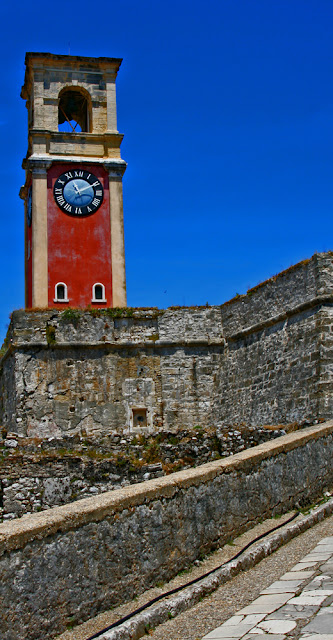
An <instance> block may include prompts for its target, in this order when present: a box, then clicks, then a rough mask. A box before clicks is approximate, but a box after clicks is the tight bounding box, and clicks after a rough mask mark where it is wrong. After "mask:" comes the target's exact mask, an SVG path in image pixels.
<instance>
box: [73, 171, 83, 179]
mask: <svg viewBox="0 0 333 640" xmlns="http://www.w3.org/2000/svg"><path fill="white" fill-rule="evenodd" d="M74 177H75V178H83V171H74Z"/></svg>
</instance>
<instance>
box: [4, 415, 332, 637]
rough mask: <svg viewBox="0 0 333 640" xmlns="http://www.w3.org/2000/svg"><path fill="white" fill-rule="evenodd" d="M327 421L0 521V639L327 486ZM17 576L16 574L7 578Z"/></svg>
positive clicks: (190, 555)
mask: <svg viewBox="0 0 333 640" xmlns="http://www.w3.org/2000/svg"><path fill="white" fill-rule="evenodd" d="M332 433H333V421H330V422H327V423H325V424H323V425H317V426H315V427H308V428H306V429H301V430H300V431H297V432H296V433H291V434H287V435H285V436H282V437H280V438H277V439H276V440H273V441H272V442H267V443H265V444H262V445H259V446H258V447H253V448H252V449H248V450H245V451H242V452H240V453H238V454H236V455H234V456H231V457H229V458H225V459H223V460H215V461H214V462H210V463H208V464H205V465H201V466H200V467H199V468H197V469H188V470H186V471H180V472H178V473H173V474H171V475H170V476H166V477H164V478H157V479H154V480H148V481H147V482H145V483H142V484H136V485H131V486H128V487H124V488H123V489H119V490H118V491H112V492H108V493H104V494H102V495H99V496H94V497H92V498H88V499H85V500H80V501H78V502H74V503H72V504H67V505H64V506H61V507H55V508H53V509H50V510H49V511H44V512H42V513H35V514H32V515H29V516H26V517H23V518H19V519H17V520H12V521H9V522H6V523H2V524H0V619H1V625H2V626H1V631H2V634H1V639H2V640H42V639H43V640H44V638H46V637H47V638H52V637H54V636H55V635H56V634H57V633H60V632H62V631H64V630H65V629H66V626H67V624H68V623H71V624H73V623H80V622H81V621H83V620H86V619H88V618H90V617H92V616H95V615H97V613H99V612H101V611H103V610H106V609H109V608H110V607H112V606H113V605H115V604H117V603H120V602H125V601H129V600H131V599H133V598H134V597H135V596H136V595H137V594H140V593H142V592H143V591H145V590H147V589H148V588H150V587H151V586H153V585H156V584H157V583H159V582H161V581H162V582H165V581H167V580H169V579H170V578H171V577H172V576H174V575H176V574H177V573H178V572H179V571H181V570H183V569H186V568H187V567H189V566H190V565H191V564H192V563H193V562H194V561H195V560H196V559H197V558H198V557H199V556H200V555H201V554H205V553H207V552H209V551H210V550H212V549H215V548H217V547H219V546H220V545H221V544H224V543H225V542H226V541H227V540H228V539H229V538H230V537H234V536H235V535H238V534H239V533H241V532H242V531H245V530H246V529H248V528H250V527H251V526H253V524H256V523H257V522H258V521H259V520H260V519H262V518H267V517H268V516H271V515H275V514H279V513H284V512H286V511H288V510H289V509H291V508H293V507H294V506H295V505H302V504H306V503H309V502H311V501H313V500H315V499H317V498H318V497H319V496H320V495H321V494H322V492H323V491H325V490H326V489H327V488H328V487H330V486H331V485H332V479H333V462H332V456H331V450H332ZM14 574H15V580H13V575H14Z"/></svg>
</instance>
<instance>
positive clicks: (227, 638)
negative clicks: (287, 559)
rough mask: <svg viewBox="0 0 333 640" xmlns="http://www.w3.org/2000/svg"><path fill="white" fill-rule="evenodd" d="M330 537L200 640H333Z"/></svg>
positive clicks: (332, 585)
mask: <svg viewBox="0 0 333 640" xmlns="http://www.w3.org/2000/svg"><path fill="white" fill-rule="evenodd" d="M332 603H333V536H331V537H328V538H323V539H322V540H321V541H320V542H319V544H318V545H317V546H316V547H315V548H314V549H313V551H311V552H310V553H308V554H307V555H306V556H304V557H303V558H302V559H301V561H300V562H298V563H297V564H296V565H294V566H293V567H292V568H291V569H290V571H288V572H287V573H285V574H284V575H282V576H281V578H280V579H279V580H277V581H276V582H273V583H272V584H271V585H270V586H269V587H267V588H266V589H263V590H262V591H261V593H260V595H259V597H258V598H256V600H254V601H253V602H252V603H251V604H249V605H248V606H246V607H244V608H243V609H240V610H239V611H237V613H236V614H235V615H233V616H232V617H231V618H229V619H228V620H226V622H224V624H222V625H221V626H219V627H217V628H216V629H214V630H213V631H210V633H208V634H207V635H205V636H204V638H203V640H240V639H241V638H242V639H243V640H261V639H262V640H264V639H266V638H267V640H285V639H286V640H288V638H293V639H296V638H297V639H298V638H299V639H300V640H333V604H332Z"/></svg>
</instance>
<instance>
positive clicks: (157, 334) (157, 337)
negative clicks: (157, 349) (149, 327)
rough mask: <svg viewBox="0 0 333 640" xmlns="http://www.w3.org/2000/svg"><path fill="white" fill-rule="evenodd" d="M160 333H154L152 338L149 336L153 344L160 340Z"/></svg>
mask: <svg viewBox="0 0 333 640" xmlns="http://www.w3.org/2000/svg"><path fill="white" fill-rule="evenodd" d="M159 337H160V335H159V333H152V335H151V336H148V340H152V341H153V342H156V340H159Z"/></svg>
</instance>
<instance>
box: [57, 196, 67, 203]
mask: <svg viewBox="0 0 333 640" xmlns="http://www.w3.org/2000/svg"><path fill="white" fill-rule="evenodd" d="M57 202H58V203H59V204H64V203H65V198H63V197H62V196H57Z"/></svg>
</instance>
